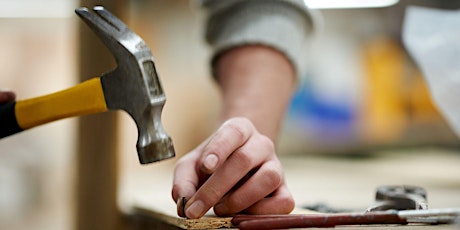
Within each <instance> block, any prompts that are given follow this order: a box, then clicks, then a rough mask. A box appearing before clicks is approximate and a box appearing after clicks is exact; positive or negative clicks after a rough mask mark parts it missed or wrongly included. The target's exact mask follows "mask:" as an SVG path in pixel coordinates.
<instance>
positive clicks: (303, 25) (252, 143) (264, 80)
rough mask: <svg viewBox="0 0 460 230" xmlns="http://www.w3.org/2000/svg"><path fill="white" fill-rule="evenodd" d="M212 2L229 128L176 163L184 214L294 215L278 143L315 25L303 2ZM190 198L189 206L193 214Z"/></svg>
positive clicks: (211, 35) (217, 72) (211, 30)
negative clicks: (211, 211) (309, 33)
mask: <svg viewBox="0 0 460 230" xmlns="http://www.w3.org/2000/svg"><path fill="white" fill-rule="evenodd" d="M206 2H208V3H209V7H210V8H212V9H213V10H212V12H211V16H210V19H209V22H208V28H207V41H208V43H209V44H211V45H212V46H213V48H214V51H215V55H214V58H213V61H212V63H213V65H212V67H213V75H214V77H215V80H216V81H217V83H218V85H219V87H220V89H221V92H222V98H223V105H222V110H221V111H222V112H221V117H220V120H221V122H222V124H221V126H220V127H219V128H218V129H217V130H216V132H215V133H214V134H213V135H211V136H210V137H209V138H208V139H207V140H205V141H204V142H203V143H202V144H201V145H200V146H198V147H197V148H195V149H194V150H192V151H191V152H189V153H188V154H186V155H185V156H184V157H182V158H181V159H180V160H179V161H178V162H177V164H176V168H175V172H174V181H173V189H172V196H173V199H174V200H175V201H176V202H177V204H178V214H179V215H180V216H187V217H189V218H199V217H201V216H203V215H204V214H205V213H206V212H207V211H208V210H209V209H210V208H212V207H214V211H215V213H216V214H218V215H230V214H235V213H239V212H245V213H252V214H281V213H289V212H290V211H292V209H293V208H294V200H293V198H292V195H291V194H290V192H289V190H288V189H287V187H286V184H285V181H284V174H283V169H282V165H281V163H280V161H279V160H278V157H277V155H276V139H277V136H278V133H279V131H280V127H281V123H282V120H283V115H284V113H285V111H286V108H287V106H288V104H289V99H290V97H291V95H292V93H293V91H294V88H295V87H294V86H295V81H296V76H297V75H298V74H299V72H298V71H299V69H300V68H299V63H301V61H300V60H299V58H298V57H299V56H300V55H299V53H300V52H302V50H301V49H300V46H301V43H302V42H303V39H304V38H305V37H306V35H305V34H307V31H309V29H311V28H310V27H311V21H308V20H306V18H308V15H307V14H306V13H305V11H303V9H302V8H300V7H298V6H297V5H295V4H293V3H292V2H298V1H295V0H294V1H273V0H272V1H268V0H266V1H212V0H211V1H206ZM305 15H307V16H305ZM309 26H310V27H309ZM182 197H185V198H186V199H187V200H188V202H187V203H186V205H185V213H183V212H182V210H181V205H182V204H181V201H182Z"/></svg>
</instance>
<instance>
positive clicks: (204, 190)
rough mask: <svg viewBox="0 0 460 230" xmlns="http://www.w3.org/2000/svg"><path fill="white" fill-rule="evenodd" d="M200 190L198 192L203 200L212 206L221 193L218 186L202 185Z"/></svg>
mask: <svg viewBox="0 0 460 230" xmlns="http://www.w3.org/2000/svg"><path fill="white" fill-rule="evenodd" d="M200 190H201V191H200V193H201V194H202V196H203V198H204V199H203V201H205V203H208V204H209V206H213V205H214V204H215V203H216V202H217V201H218V200H220V199H221V197H222V194H223V193H222V192H221V191H220V190H219V189H218V188H216V187H212V186H203V187H201V189H200ZM206 201H207V202H206Z"/></svg>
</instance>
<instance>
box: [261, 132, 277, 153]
mask: <svg viewBox="0 0 460 230" xmlns="http://www.w3.org/2000/svg"><path fill="white" fill-rule="evenodd" d="M258 141H259V143H260V146H264V148H266V151H267V152H274V150H275V144H274V143H273V141H272V140H271V139H270V138H268V137H267V136H265V135H260V136H259V138H258Z"/></svg>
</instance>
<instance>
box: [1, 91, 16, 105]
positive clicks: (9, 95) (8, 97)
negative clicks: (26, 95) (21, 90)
mask: <svg viewBox="0 0 460 230" xmlns="http://www.w3.org/2000/svg"><path fill="white" fill-rule="evenodd" d="M15 99H16V94H15V93H14V92H12V91H9V90H3V89H0V104H3V103H8V102H11V101H14V100H15Z"/></svg>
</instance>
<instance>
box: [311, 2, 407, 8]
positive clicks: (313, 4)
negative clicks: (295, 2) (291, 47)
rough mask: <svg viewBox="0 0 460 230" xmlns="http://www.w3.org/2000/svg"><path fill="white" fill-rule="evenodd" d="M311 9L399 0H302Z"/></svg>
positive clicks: (370, 6) (354, 6) (376, 5)
mask: <svg viewBox="0 0 460 230" xmlns="http://www.w3.org/2000/svg"><path fill="white" fill-rule="evenodd" d="M304 2H305V5H307V6H308V8H311V9H339V8H376V7H387V6H391V5H394V4H396V3H398V2H399V0H304Z"/></svg>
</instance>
